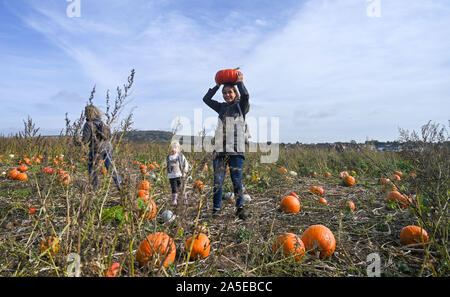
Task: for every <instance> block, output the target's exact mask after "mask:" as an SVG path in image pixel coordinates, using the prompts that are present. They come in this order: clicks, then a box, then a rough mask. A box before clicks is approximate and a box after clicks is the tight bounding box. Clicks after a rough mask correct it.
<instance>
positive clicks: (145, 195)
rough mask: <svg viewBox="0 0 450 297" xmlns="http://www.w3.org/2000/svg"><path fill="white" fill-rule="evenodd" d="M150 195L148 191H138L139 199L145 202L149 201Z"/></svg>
mask: <svg viewBox="0 0 450 297" xmlns="http://www.w3.org/2000/svg"><path fill="white" fill-rule="evenodd" d="M149 195H150V193H149V192H148V191H147V190H139V191H138V197H139V198H142V199H144V201H147V200H148V196H149Z"/></svg>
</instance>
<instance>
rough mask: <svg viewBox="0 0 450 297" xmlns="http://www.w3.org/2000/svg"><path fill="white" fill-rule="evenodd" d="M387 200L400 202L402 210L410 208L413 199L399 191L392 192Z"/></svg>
mask: <svg viewBox="0 0 450 297" xmlns="http://www.w3.org/2000/svg"><path fill="white" fill-rule="evenodd" d="M387 200H389V201H394V202H398V204H399V206H400V207H402V208H408V206H409V204H410V203H411V202H412V199H411V198H410V197H408V196H407V195H405V194H401V193H400V192H399V191H392V192H390V193H389V194H388V195H387Z"/></svg>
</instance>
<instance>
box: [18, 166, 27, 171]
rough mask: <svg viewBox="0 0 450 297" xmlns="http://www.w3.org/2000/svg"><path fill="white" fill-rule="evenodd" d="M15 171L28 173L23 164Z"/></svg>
mask: <svg viewBox="0 0 450 297" xmlns="http://www.w3.org/2000/svg"><path fill="white" fill-rule="evenodd" d="M17 169H18V170H19V171H22V172H25V171H28V166H27V165H25V164H24V165H22V166H19V167H18V168H17Z"/></svg>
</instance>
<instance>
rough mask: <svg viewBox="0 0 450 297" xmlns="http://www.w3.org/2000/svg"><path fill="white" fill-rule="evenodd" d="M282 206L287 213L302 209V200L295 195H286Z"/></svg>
mask: <svg viewBox="0 0 450 297" xmlns="http://www.w3.org/2000/svg"><path fill="white" fill-rule="evenodd" d="M280 208H281V209H282V210H283V211H285V212H287V213H297V212H299V211H300V201H299V199H297V198H296V197H294V196H286V197H284V198H283V199H282V200H281V203H280Z"/></svg>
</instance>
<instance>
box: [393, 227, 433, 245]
mask: <svg viewBox="0 0 450 297" xmlns="http://www.w3.org/2000/svg"><path fill="white" fill-rule="evenodd" d="M429 241H430V237H429V236H428V233H427V231H425V229H422V228H420V227H419V226H414V225H410V226H406V227H405V228H403V229H402V231H401V232H400V243H401V244H402V245H409V244H417V245H420V244H422V243H426V242H429Z"/></svg>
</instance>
